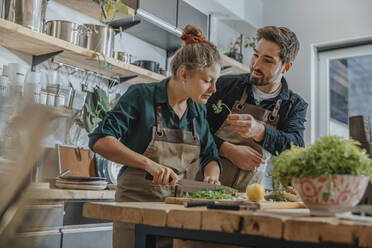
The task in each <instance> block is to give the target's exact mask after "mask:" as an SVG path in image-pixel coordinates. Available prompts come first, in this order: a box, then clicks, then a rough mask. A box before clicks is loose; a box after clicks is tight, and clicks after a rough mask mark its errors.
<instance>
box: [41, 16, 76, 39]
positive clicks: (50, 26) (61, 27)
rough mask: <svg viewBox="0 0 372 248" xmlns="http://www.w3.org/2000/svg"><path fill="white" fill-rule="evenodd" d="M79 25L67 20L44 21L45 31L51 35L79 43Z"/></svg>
mask: <svg viewBox="0 0 372 248" xmlns="http://www.w3.org/2000/svg"><path fill="white" fill-rule="evenodd" d="M79 27H80V25H79V24H77V23H73V22H69V21H60V20H55V21H48V22H47V23H45V33H46V34H49V35H51V36H53V37H56V38H60V39H62V40H65V41H68V42H71V43H72V44H74V45H79V37H80V29H79Z"/></svg>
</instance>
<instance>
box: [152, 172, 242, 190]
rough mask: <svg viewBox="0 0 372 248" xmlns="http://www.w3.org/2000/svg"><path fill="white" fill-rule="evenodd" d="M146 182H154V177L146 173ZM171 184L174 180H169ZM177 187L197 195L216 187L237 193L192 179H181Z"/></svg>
mask: <svg viewBox="0 0 372 248" xmlns="http://www.w3.org/2000/svg"><path fill="white" fill-rule="evenodd" d="M145 179H146V180H153V179H154V177H153V176H152V175H151V174H150V173H148V172H146V175H145ZM169 179H170V180H169V182H172V178H169ZM176 185H177V186H178V189H177V191H179V192H180V193H186V192H187V193H195V192H198V191H200V190H203V189H215V188H216V187H225V188H226V189H228V190H231V191H233V192H235V191H236V190H235V189H233V188H230V187H227V186H220V185H215V184H210V183H206V182H200V181H195V180H190V179H180V180H178V181H177V183H176Z"/></svg>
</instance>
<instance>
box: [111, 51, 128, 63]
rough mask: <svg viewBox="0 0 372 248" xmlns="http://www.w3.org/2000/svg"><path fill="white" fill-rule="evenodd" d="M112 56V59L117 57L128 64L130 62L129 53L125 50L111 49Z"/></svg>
mask: <svg viewBox="0 0 372 248" xmlns="http://www.w3.org/2000/svg"><path fill="white" fill-rule="evenodd" d="M112 57H113V58H114V59H117V60H119V61H122V62H124V63H126V64H129V63H130V54H128V53H126V52H121V51H113V52H112Z"/></svg>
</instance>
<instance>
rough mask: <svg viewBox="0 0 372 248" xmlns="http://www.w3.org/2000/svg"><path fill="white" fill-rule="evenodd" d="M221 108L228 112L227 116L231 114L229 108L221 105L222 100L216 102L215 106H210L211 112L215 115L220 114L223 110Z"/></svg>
mask: <svg viewBox="0 0 372 248" xmlns="http://www.w3.org/2000/svg"><path fill="white" fill-rule="evenodd" d="M223 107H225V108H226V109H227V110H228V111H229V114H232V111H231V109H230V108H229V106H227V105H226V104H225V103H223V102H222V100H218V101H217V104H212V108H213V112H214V113H215V114H219V113H221V112H222V110H223Z"/></svg>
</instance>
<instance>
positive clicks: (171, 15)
mask: <svg viewBox="0 0 372 248" xmlns="http://www.w3.org/2000/svg"><path fill="white" fill-rule="evenodd" d="M139 7H140V9H142V10H144V11H146V12H148V13H149V14H151V15H153V16H155V17H157V18H159V19H161V20H163V21H164V22H166V23H167V24H168V25H171V26H174V27H176V26H177V1H175V0H156V1H154V0H141V1H140V2H139Z"/></svg>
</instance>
